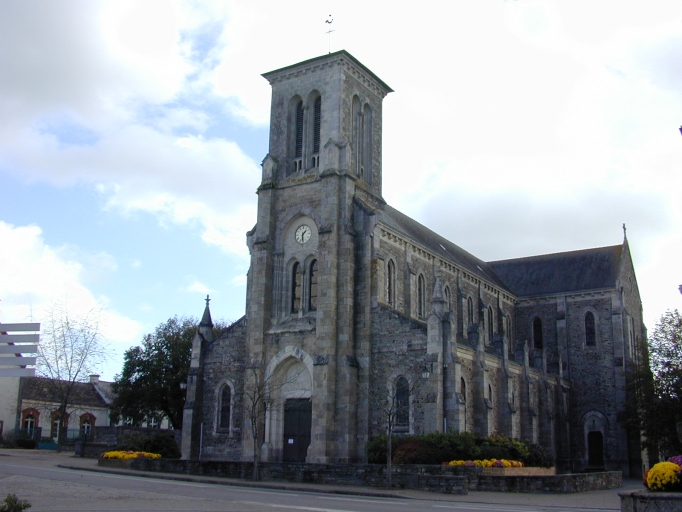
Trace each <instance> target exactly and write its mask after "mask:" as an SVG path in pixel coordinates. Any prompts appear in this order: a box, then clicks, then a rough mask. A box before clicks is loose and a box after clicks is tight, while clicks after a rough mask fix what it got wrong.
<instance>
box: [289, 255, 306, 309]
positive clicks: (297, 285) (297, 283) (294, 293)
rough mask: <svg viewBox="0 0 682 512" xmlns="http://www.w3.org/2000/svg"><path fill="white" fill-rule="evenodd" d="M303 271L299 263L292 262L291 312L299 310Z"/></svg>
mask: <svg viewBox="0 0 682 512" xmlns="http://www.w3.org/2000/svg"><path fill="white" fill-rule="evenodd" d="M302 283H303V272H302V271H301V265H300V263H298V262H296V263H294V266H293V267H291V312H292V313H298V312H299V311H300V310H301V285H302Z"/></svg>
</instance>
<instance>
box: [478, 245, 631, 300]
mask: <svg viewBox="0 0 682 512" xmlns="http://www.w3.org/2000/svg"><path fill="white" fill-rule="evenodd" d="M622 252H623V246H622V245H613V246H610V247H599V248H596V249H585V250H582V251H571V252H561V253H556V254H544V255H541V256H531V257H528V258H517V259H512V260H500V261H492V262H490V263H489V265H490V268H491V269H492V270H493V271H494V272H495V273H496V274H497V275H498V276H499V277H500V279H502V281H504V282H505V283H506V284H507V286H508V287H509V288H510V289H511V290H512V291H513V292H514V294H515V295H516V296H518V297H524V296H532V295H546V294H552V293H561V292H576V291H580V290H595V289H603V288H612V287H614V286H615V285H616V279H617V278H618V269H619V265H620V259H621V255H622Z"/></svg>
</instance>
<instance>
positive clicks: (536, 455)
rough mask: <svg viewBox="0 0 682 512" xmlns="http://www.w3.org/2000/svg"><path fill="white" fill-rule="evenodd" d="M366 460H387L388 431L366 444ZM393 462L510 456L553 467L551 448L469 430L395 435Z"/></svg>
mask: <svg viewBox="0 0 682 512" xmlns="http://www.w3.org/2000/svg"><path fill="white" fill-rule="evenodd" d="M365 450H366V452H367V461H368V462H369V463H371V464H386V434H383V433H382V434H379V435H376V436H373V437H371V438H370V439H369V441H367V444H366V446H365ZM391 453H392V455H393V462H394V463H396V464H442V463H443V462H449V461H451V460H477V459H508V460H518V461H521V462H523V463H524V465H526V466H536V467H552V466H553V465H554V460H553V458H552V455H551V454H550V453H549V451H548V450H546V449H545V448H543V447H542V446H540V445H537V444H533V443H530V442H528V441H520V440H519V439H514V438H511V437H503V436H490V437H480V438H477V437H476V436H474V435H473V434H471V433H469V432H447V433H442V432H433V433H431V434H426V435H423V436H400V435H393V436H392V442H391Z"/></svg>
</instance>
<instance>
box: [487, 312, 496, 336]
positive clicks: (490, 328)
mask: <svg viewBox="0 0 682 512" xmlns="http://www.w3.org/2000/svg"><path fill="white" fill-rule="evenodd" d="M494 334H495V327H494V324H493V308H491V307H488V343H492V342H493V335H494Z"/></svg>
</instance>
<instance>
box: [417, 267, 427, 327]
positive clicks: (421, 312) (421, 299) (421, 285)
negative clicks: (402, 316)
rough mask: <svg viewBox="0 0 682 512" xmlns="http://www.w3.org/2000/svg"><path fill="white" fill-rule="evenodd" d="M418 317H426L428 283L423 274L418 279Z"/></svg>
mask: <svg viewBox="0 0 682 512" xmlns="http://www.w3.org/2000/svg"><path fill="white" fill-rule="evenodd" d="M417 315H418V316H419V317H420V318H423V317H424V316H425V315H426V283H425V281H424V276H423V275H422V274H419V277H418V278H417Z"/></svg>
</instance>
